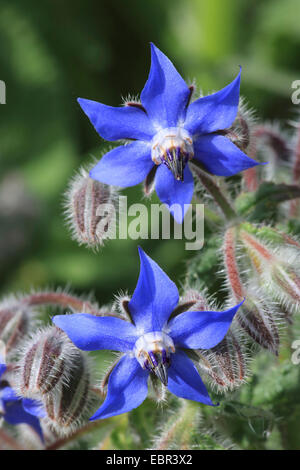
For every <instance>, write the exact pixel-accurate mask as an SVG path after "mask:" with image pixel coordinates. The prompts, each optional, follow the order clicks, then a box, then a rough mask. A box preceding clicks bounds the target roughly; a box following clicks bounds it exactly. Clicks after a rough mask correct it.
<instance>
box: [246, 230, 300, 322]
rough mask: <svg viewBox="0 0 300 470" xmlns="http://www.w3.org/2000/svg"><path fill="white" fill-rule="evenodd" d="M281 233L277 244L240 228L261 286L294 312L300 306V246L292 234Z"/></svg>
mask: <svg viewBox="0 0 300 470" xmlns="http://www.w3.org/2000/svg"><path fill="white" fill-rule="evenodd" d="M274 233H275V234H276V235H277V236H278V237H281V239H280V243H277V244H276V246H272V245H268V244H266V243H265V242H262V241H261V240H260V239H259V238H258V237H255V236H253V235H252V234H249V233H248V232H246V231H245V230H241V240H242V242H243V243H244V246H245V248H246V250H247V253H248V255H249V258H250V260H251V262H252V266H253V268H254V270H255V271H256V274H257V276H258V278H259V282H260V286H261V288H262V289H263V291H265V292H267V293H268V294H269V295H270V296H271V297H272V298H273V299H274V300H276V301H277V302H279V303H280V304H282V305H285V306H286V307H287V308H288V309H289V310H290V311H291V312H293V313H294V312H298V311H299V309H300V256H299V255H300V249H299V246H298V242H297V241H296V240H293V239H292V238H291V237H289V236H287V235H284V234H280V233H279V232H274Z"/></svg>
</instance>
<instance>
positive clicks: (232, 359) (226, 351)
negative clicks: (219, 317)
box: [181, 289, 249, 392]
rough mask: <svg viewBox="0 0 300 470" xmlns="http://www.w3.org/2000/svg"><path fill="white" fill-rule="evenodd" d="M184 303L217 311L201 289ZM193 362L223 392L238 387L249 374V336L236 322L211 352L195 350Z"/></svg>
mask: <svg viewBox="0 0 300 470" xmlns="http://www.w3.org/2000/svg"><path fill="white" fill-rule="evenodd" d="M181 303H182V306H185V307H186V310H190V311H198V310H199V311H211V310H216V306H215V305H214V303H213V302H212V300H211V299H209V298H206V295H205V292H204V293H202V292H199V290H198V289H187V290H186V291H185V294H184V297H183V298H182V299H181ZM191 359H193V360H194V362H195V363H196V365H197V366H198V368H199V369H200V373H201V375H204V376H206V378H207V380H208V381H209V383H210V385H211V386H212V388H215V389H216V390H218V391H219V392H224V391H226V390H233V389H235V388H238V387H239V386H240V385H242V384H243V383H244V382H245V380H246V378H247V376H248V373H249V370H248V362H249V361H248V350H247V347H246V344H245V337H244V335H243V333H242V331H241V330H240V328H239V327H238V324H237V322H236V321H235V320H234V321H233V323H232V325H231V327H230V329H229V331H228V333H227V334H226V336H225V338H224V339H223V341H221V343H219V344H218V345H217V346H215V347H214V348H211V349H205V350H204V349H203V350H202V349H201V350H200V349H198V350H194V351H193V354H192V356H191Z"/></svg>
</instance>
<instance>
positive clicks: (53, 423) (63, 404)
mask: <svg viewBox="0 0 300 470" xmlns="http://www.w3.org/2000/svg"><path fill="white" fill-rule="evenodd" d="M91 386H92V384H91V373H90V367H89V363H88V361H87V357H86V356H85V355H84V354H83V353H82V352H81V351H79V350H77V352H76V354H74V356H73V362H72V366H71V367H70V369H69V374H68V377H67V380H66V381H60V382H59V383H58V386H57V387H56V388H55V389H54V390H53V391H52V392H51V393H47V394H46V395H44V404H45V409H46V412H47V423H48V424H49V425H50V427H52V428H53V429H54V430H55V431H56V432H57V433H58V434H61V435H65V434H69V433H70V432H72V431H73V430H74V429H76V428H77V427H78V426H79V425H80V424H82V422H83V421H85V420H88V418H89V417H90V416H91V407H93V404H94V400H95V396H94V394H93V392H92V391H91Z"/></svg>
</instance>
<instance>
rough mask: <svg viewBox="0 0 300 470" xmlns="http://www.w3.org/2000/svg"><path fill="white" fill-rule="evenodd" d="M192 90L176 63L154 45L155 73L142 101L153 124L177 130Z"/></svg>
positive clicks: (148, 82) (153, 68)
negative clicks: (175, 127) (178, 70)
mask: <svg viewBox="0 0 300 470" xmlns="http://www.w3.org/2000/svg"><path fill="white" fill-rule="evenodd" d="M189 96H190V90H189V88H188V86H187V84H186V83H185V81H184V80H183V78H182V77H181V76H180V75H179V73H178V72H177V70H176V69H175V67H174V65H173V64H172V62H171V61H170V60H169V59H168V58H167V57H166V56H165V55H164V54H163V53H162V52H161V51H160V50H159V49H158V48H157V47H155V46H154V44H151V69H150V73H149V77H148V80H147V82H146V85H145V87H144V89H143V91H142V93H141V101H142V103H143V106H144V107H145V108H146V110H147V113H148V116H149V118H150V119H152V121H153V123H154V124H156V125H159V126H160V127H173V126H177V123H178V120H179V119H184V117H185V113H186V105H187V102H188V99H189Z"/></svg>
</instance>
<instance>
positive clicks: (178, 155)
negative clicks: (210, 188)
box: [151, 127, 194, 181]
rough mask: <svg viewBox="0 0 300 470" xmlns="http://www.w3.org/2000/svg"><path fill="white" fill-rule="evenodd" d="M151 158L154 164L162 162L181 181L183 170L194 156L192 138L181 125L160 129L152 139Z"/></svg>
mask: <svg viewBox="0 0 300 470" xmlns="http://www.w3.org/2000/svg"><path fill="white" fill-rule="evenodd" d="M151 146H152V148H151V158H152V160H153V161H154V163H155V164H156V165H160V164H161V163H164V164H165V165H166V166H167V167H168V168H169V170H171V171H172V173H173V174H174V176H175V178H176V179H177V180H181V181H183V171H184V168H185V165H186V164H187V162H188V161H189V160H190V159H191V158H193V156H194V147H193V139H192V136H191V135H190V134H189V132H188V131H187V130H185V129H184V128H183V127H168V128H166V129H161V130H160V131H159V132H157V134H155V136H154V137H153V139H152V143H151Z"/></svg>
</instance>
